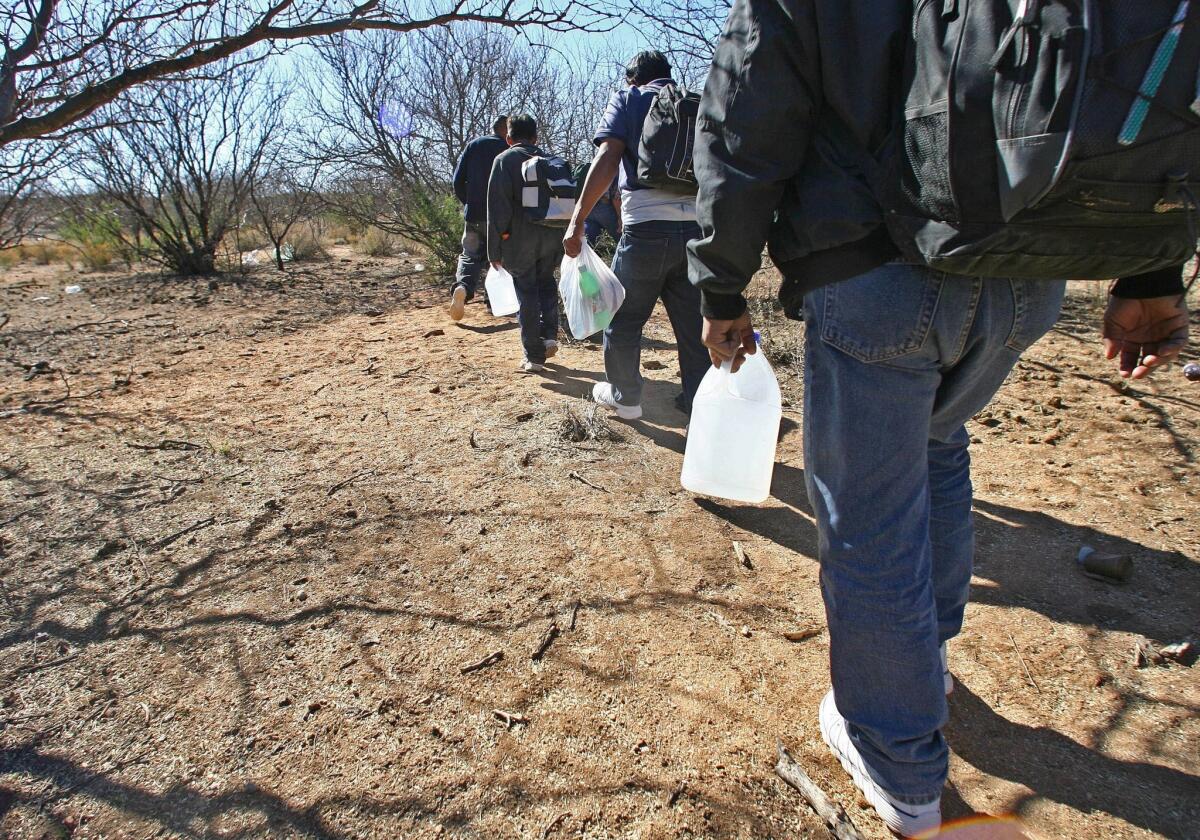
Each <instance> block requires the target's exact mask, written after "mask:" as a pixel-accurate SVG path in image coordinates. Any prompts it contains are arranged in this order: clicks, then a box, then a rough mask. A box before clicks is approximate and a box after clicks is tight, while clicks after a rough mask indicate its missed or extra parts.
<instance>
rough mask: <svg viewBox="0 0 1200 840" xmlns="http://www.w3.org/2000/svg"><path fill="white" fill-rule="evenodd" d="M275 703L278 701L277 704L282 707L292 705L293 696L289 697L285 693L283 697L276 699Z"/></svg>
mask: <svg viewBox="0 0 1200 840" xmlns="http://www.w3.org/2000/svg"><path fill="white" fill-rule="evenodd" d="M275 703H276V704H277V705H278V706H279V707H280V708H282V707H284V706H290V705H292V698H291V697H288V696H287V695H286V694H284V695H283V696H281V697H280V698H279V699H278V700H276V701H275Z"/></svg>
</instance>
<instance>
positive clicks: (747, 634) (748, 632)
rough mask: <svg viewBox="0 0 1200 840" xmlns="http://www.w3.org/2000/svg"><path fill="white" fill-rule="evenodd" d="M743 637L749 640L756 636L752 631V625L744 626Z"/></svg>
mask: <svg viewBox="0 0 1200 840" xmlns="http://www.w3.org/2000/svg"><path fill="white" fill-rule="evenodd" d="M742 635H743V636H745V637H746V638H747V639H749V638H750V637H751V636H753V635H754V631H753V630H751V629H750V625H748V624H743V625H742Z"/></svg>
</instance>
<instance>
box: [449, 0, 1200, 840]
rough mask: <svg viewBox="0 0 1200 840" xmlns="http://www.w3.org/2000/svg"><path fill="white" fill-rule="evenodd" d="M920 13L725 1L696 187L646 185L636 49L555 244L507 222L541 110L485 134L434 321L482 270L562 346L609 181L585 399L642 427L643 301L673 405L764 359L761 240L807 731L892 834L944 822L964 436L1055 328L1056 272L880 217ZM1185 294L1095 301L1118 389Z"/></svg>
mask: <svg viewBox="0 0 1200 840" xmlns="http://www.w3.org/2000/svg"><path fill="white" fill-rule="evenodd" d="M934 5H935V6H936V7H937V9H939V10H941V9H942V8H943V6H945V7H947V8H948V7H950V6H953V5H954V4H949V3H947V4H941V3H938V4H934ZM1033 5H1036V4H1033ZM913 15H914V12H913V4H912V3H910V2H907V0H903V1H902V0H886V2H880V3H875V4H872V9H871V12H870V16H869V17H870V19H869V21H868V20H867V19H866V18H865V17H864V15H863V12H862V9H861V6H860V5H858V4H853V3H845V2H842V0H807V1H806V2H801V1H800V0H775V2H754V0H737V2H735V3H734V5H733V9H732V12H731V15H730V18H729V21H728V23H727V24H726V27H725V31H724V34H723V36H722V38H721V40H720V43H719V45H718V47H717V50H716V58H715V60H714V62H713V67H712V70H711V71H710V74H709V77H708V80H707V83H706V86H705V91H704V94H703V99H702V102H701V106H700V116H699V122H698V126H697V130H696V135H695V158H694V167H695V174H696V180H697V181H698V183H699V192H698V195H697V197H695V198H691V197H687V196H681V195H679V194H676V193H671V192H664V191H661V190H657V189H652V188H647V187H646V186H644V185H643V184H641V183H639V181H638V169H637V149H638V140H639V136H640V134H641V131H642V125H643V121H644V120H645V118H646V114H647V111H648V109H649V107H650V102H651V101H652V100H653V99H654V97H655V95H656V94H657V92H658V91H659V90H660V89H661V88H662V86H663V85H666V84H670V83H671V67H670V65H669V64H668V62H667V59H666V58H665V57H664V56H663V55H662V54H661V53H658V52H642V53H639V54H638V55H637V56H635V57H634V58H633V59H632V60H631V61H630V62H629V64H628V67H627V72H626V76H627V81H628V88H627V89H625V90H622V91H619V92H617V93H615V94H613V96H612V98H611V100H610V101H609V103H608V107H607V109H606V110H605V112H604V114H603V116H602V117H601V118H600V120H599V128H598V129H597V131H596V134H595V140H594V142H595V145H596V147H597V151H596V155H595V158H594V159H593V161H592V163H591V166H590V167H589V169H588V172H587V174H586V177H585V179H584V180H583V183H582V187H581V191H580V195H579V197H578V200H577V204H576V207H575V211H574V216H573V217H572V218H571V220H570V222H569V224H568V226H567V228H566V231H565V234H564V233H563V232H562V231H561V230H559V231H555V230H554V229H552V228H548V227H545V226H542V225H537V224H535V223H532V222H530V221H529V219H527V218H526V217H525V216H524V215H523V214H522V213H521V212H520V205H521V202H520V195H521V193H520V190H521V189H523V187H524V185H525V182H524V181H523V179H522V175H521V162H522V160H524V159H525V158H526V157H527V156H528V154H529V153H530V152H533V153H539V151H540V150H538V149H537V145H536V144H537V140H538V135H537V125H536V123H535V121H534V119H533V118H532V117H530V116H528V115H514V116H511V117H509V118H508V119H507V120H497V122H496V125H495V126H494V134H493V135H491V136H489V137H484V138H480V139H479V140H476V141H473V142H472V143H471V145H470V146H468V147H467V150H466V151H465V152H464V154H463V156H462V159H461V160H460V162H459V166H458V170H457V172H456V174H455V187H456V190H457V191H458V195H459V198H460V199H461V200H462V201H463V203H464V205H465V206H466V224H465V229H464V234H463V254H462V258H461V259H460V262H459V267H458V274H457V277H456V279H455V282H454V286H453V289H452V303H451V306H450V314H451V317H453V318H455V319H459V318H461V317H463V306H464V304H465V302H466V301H467V300H470V299H471V298H472V297H473V295H474V294H475V292H476V290H477V285H478V282H479V275H480V273H481V271H482V270H483V268H484V266H485V264H486V263H489V262H490V264H491V265H493V266H503V267H504V268H506V269H507V270H508V271H509V272H510V273H511V274H512V275H513V278H514V281H515V285H516V289H517V294H518V297H519V299H520V314H519V320H520V325H521V343H522V347H523V350H524V362H523V369H524V370H526V371H529V372H536V371H539V370H541V369H542V366H543V365H544V364H545V362H546V360H547V359H549V358H551V357H552V356H553V355H554V353H555V352H556V351H557V349H558V345H557V330H558V322H557V317H558V315H557V298H556V286H555V282H554V278H553V273H554V269H555V267H556V266H557V265H558V264H559V262H560V260H561V258H562V256H563V254H564V253H565V254H567V255H568V256H574V255H577V254H578V253H579V252H580V249H581V248H582V246H583V242H584V238H585V229H586V220H587V219H588V217H589V215H590V214H591V212H592V211H593V209H594V207H595V206H596V205H597V203H598V202H600V201H602V199H603V197H604V196H605V195H606V194H609V193H610V191H611V190H612V185H613V183H614V179H615V181H616V184H617V190H618V192H619V196H620V218H621V225H620V238H619V242H618V244H617V250H616V256H615V258H614V260H613V263H612V268H613V271H614V273H615V274H616V276H617V278H618V279H619V280H620V282H621V284H622V286H623V287H624V289H625V295H626V296H625V302H624V304H623V305H622V306H621V308H620V309H619V310H618V311H617V313H616V315H615V316H614V318H613V320H612V322H611V324H610V325H609V326H608V328H607V329H606V330H605V331H604V362H605V374H606V378H607V381H605V382H602V383H598V384H597V385H596V386H595V388H594V391H593V397H594V399H595V401H596V402H597V403H599V404H601V405H604V406H606V407H607V408H609V409H610V410H612V411H614V412H615V413H616V414H617V415H618V416H619V417H621V418H624V419H629V420H633V419H636V418H638V417H640V416H641V414H642V397H643V379H642V376H641V373H640V367H641V365H640V352H641V343H642V331H643V329H644V327H645V325H646V322H647V320H648V319H649V318H650V316H651V314H652V312H653V310H654V307H655V305H656V303H657V302H658V301H659V300H661V301H662V302H663V304H664V306H665V308H666V312H667V316H668V317H669V319H670V322H671V326H672V328H673V330H674V332H675V338H676V342H677V348H678V354H679V367H680V372H681V379H682V385H683V387H682V392H681V393H680V394H679V397H678V399H677V401H676V405H677V407H678V408H679V409H680V410H682V411H684V412H687V411H689V410H690V408H691V401H692V398H693V396H694V395H695V393H696V389H697V387H698V385H699V383H700V380H701V378H702V377H703V376H704V374H705V372H706V370H707V368H708V366H709V364H710V363H711V364H718V365H719V364H721V363H722V362H726V361H729V362H732V365H733V368H734V370H736V369H737V367H738V366H739V365H740V364H741V362H742V360H743V359H744V357H745V355H746V354H752V353H755V352H757V347H756V343H755V338H754V325H753V323H752V320H751V316H750V314H749V312H748V311H747V305H746V300H745V297H744V291H745V289H746V286H747V285H748V284H749V282H750V279H751V277H752V276H753V275H754V274H755V272H756V271H757V270H758V269H759V268H760V265H761V260H762V255H763V251H764V246H767V245H768V243H769V249H770V253H771V256H772V257H773V259H774V262H775V264H776V266H777V267H778V269H779V271H780V273H781V274H782V275H783V278H784V279H783V284H784V288H783V290H782V294H781V296H782V298H783V303H784V306H785V309H787V310H788V312H789V314H791V315H793V316H796V317H802V318H803V320H804V321H805V325H806V338H805V341H806V348H805V350H806V357H805V369H804V383H805V400H804V426H803V429H804V471H805V480H806V483H807V489H808V495H809V500H810V502H811V504H812V507H813V513H814V515H815V518H816V523H817V530H818V534H819V560H820V565H821V591H822V595H823V597H824V601H825V607H826V613H827V621H828V629H829V642H830V679H831V683H832V688H831V689H830V691H829V692H828V694H827V695H826V696H825V698H824V700H823V701H822V702H821V704H820V707H819V709H818V710H816V712H817V714H816V719H817V724H818V726H819V729H820V732H821V734H822V736H823V738H824V740H825V742H826V743H827V744H828V746H829V748H830V750H831V751H832V752H833V754H834V755H835V756H836V757H837V759H838V760H839V761H840V762H841V764H842V765H843V767H844V768H845V769H846V770H847V772H848V773H849V774H850V775H851V776H852V778H853V781H854V783H855V784H856V785H857V786H858V787H859V788H860V789H861V791H862V792H863V794H864V796H865V798H866V799H867V801H868V802H870V803H871V805H872V806H874V808H875V809H876V810H877V811H878V812H879V814H880V815H881V817H882V818H883V819H884V820H885V821H886V823H887V824H888V826H890V827H891V828H892V829H893V830H894V831H895V832H897V833H899V834H902V835H904V836H916V835H919V834H922V833H927V832H931V831H936V829H937V828H938V826H939V825H940V820H941V809H940V801H941V792H942V787H943V785H944V783H945V781H946V777H947V768H948V757H949V750H948V748H947V744H946V741H945V739H944V738H943V735H942V729H943V727H944V726H945V724H946V722H947V720H948V715H949V706H948V703H947V697H948V696H949V695H950V693H951V691H952V689H953V679H952V677H951V674H950V666H949V663H950V661H951V660H950V657H949V655H948V648H947V643H948V642H949V641H950V640H951V639H953V638H954V636H955V635H956V634H957V633H958V632H959V630H960V629H961V627H962V621H963V612H964V609H965V607H966V604H967V600H968V594H969V587H970V580H971V572H972V561H973V555H974V534H973V522H972V486H971V477H970V457H969V454H968V446H969V440H970V438H969V435H968V433H967V430H966V428H965V423H966V422H967V420H969V419H970V418H971V417H972V416H974V415H975V414H976V413H978V412H979V411H980V410H982V409H983V408H984V407H985V406H986V405H987V403H988V402H989V401H990V400H991V398H992V397H993V395H994V394H995V393H996V391H997V389H999V387H1000V386H1001V384H1002V383H1003V381H1004V380H1005V378H1006V377H1007V375H1008V374H1009V372H1010V371H1011V369H1012V368H1013V366H1014V365H1015V363H1016V361H1017V359H1018V358H1019V357H1020V355H1021V353H1022V352H1023V351H1024V350H1025V349H1026V348H1028V347H1029V346H1030V345H1031V344H1033V343H1034V342H1035V341H1037V340H1038V338H1040V337H1041V336H1042V335H1043V334H1044V333H1045V332H1046V331H1047V330H1048V329H1049V328H1050V327H1051V326H1052V325H1053V324H1054V323H1055V321H1056V319H1057V318H1058V315H1059V308H1060V304H1061V302H1062V299H1063V294H1064V289H1065V282H1066V280H1067V279H1068V278H1067V277H1062V278H1061V279H1059V280H1045V279H1040V280H1027V279H1013V278H1011V277H1008V276H991V275H988V274H981V275H970V274H964V273H958V274H949V273H944V272H942V271H939V270H935V269H933V268H930V267H929V265H927V264H924V263H923V262H922V261H920V260H916V259H914V258H913V257H912V254H913V252H914V251H913V247H912V246H913V244H914V243H913V242H911V241H906V240H905V239H904V238H903V236H901V235H899V234H898V233H897V228H894V227H889V226H888V225H887V224H885V218H884V215H885V214H884V210H883V209H882V205H883V202H882V200H881V198H880V195H879V181H878V178H877V174H876V173H875V172H874V169H875V167H874V165H873V161H874V159H875V158H876V157H877V154H878V152H879V150H881V149H883V148H885V147H886V145H887V143H888V142H889V138H890V137H891V136H892V135H893V134H894V131H895V128H896V117H895V112H896V108H895V106H896V103H897V102H901V101H903V97H904V95H905V92H904V90H902V88H901V85H902V79H903V76H904V74H902V73H900V72H898V68H902V67H903V66H905V61H906V51H907V50H909V49H910V48H911V47H910V44H909V36H910V33H912V32H913V28H914V20H913ZM830 45H836V49H832V48H830ZM1063 235H1064V236H1067V235H1069V234H1066V233H1064V234H1063ZM918 244H920V243H918ZM1184 297H1185V295H1184V288H1183V285H1182V282H1181V279H1180V274H1179V269H1178V267H1175V268H1173V269H1168V270H1156V271H1153V272H1148V273H1146V274H1145V275H1143V276H1139V277H1127V278H1125V279H1122V280H1120V281H1118V282H1117V283H1116V284H1115V285H1114V286H1113V288H1112V295H1111V297H1110V304H1109V308H1108V312H1107V314H1106V318H1105V327H1104V342H1105V352H1106V354H1107V356H1108V358H1110V359H1113V358H1116V359H1118V368H1119V370H1120V372H1121V375H1123V376H1133V377H1135V378H1140V377H1142V376H1144V375H1146V374H1148V373H1149V372H1151V371H1152V370H1153V368H1155V367H1157V366H1158V365H1161V364H1162V363H1163V362H1165V361H1167V360H1169V359H1170V358H1171V357H1172V356H1174V355H1176V354H1178V352H1179V351H1180V349H1181V348H1182V347H1183V346H1184V345H1185V344H1186V341H1187V324H1188V316H1187V311H1186V309H1185V306H1184Z"/></svg>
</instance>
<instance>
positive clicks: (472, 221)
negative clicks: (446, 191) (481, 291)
mask: <svg viewBox="0 0 1200 840" xmlns="http://www.w3.org/2000/svg"><path fill="white" fill-rule="evenodd" d="M507 148H508V117H507V116H503V117H496V121H495V122H494V123H493V124H492V133H491V134H488V135H486V136H484V137H476V138H475V139H474V140H472V141H471V142H470V143H468V144H467V147H466V148H465V149H463V153H462V155H461V156H460V157H459V158H458V165H457V166H455V167H454V194H455V195H456V196H458V200H459V201H460V202H461V203H462V205H463V219H464V220H465V221H464V224H463V236H462V254H460V255H459V257H458V271H457V272H455V276H454V286H453V287H452V288H451V290H450V317H451V318H452V319H453V320H455V321H461V320H462V316H463V312H464V310H465V309H466V305H467V301H469V300H470V299H471V298H473V297H475V288H476V287H477V286H478V285H479V273H480V272H481V271H482V270H483V268H484V266H485V265H487V253H486V249H487V192H488V178H489V177H491V174H492V161H494V160H495V159H496V156H497V155H499V154H500V153H501V152H503V151H504V150H505V149H507Z"/></svg>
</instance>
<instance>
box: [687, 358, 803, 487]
mask: <svg viewBox="0 0 1200 840" xmlns="http://www.w3.org/2000/svg"><path fill="white" fill-rule="evenodd" d="M754 339H755V341H758V336H757V335H755V336H754ZM731 367H732V363H731V362H726V363H725V364H723V365H721V367H719V368H709V369H708V373H706V374H705V375H704V379H703V380H702V381H701V382H700V388H699V389H698V390H697V391H696V397H695V399H694V400H693V402H692V420H691V423H690V424H689V425H688V436H687V448H686V449H685V450H684V454H683V474H682V476H680V479H681V481H682V482H683V487H684V489H685V490H690V491H692V492H693V493H702V494H704V495H705V496H718V497H720V498H722V499H733V500H734V501H738V502H752V503H755V504H757V503H759V502H764V501H766V499H767V496H769V495H770V494H771V473H772V472H774V470H775V444H776V442H777V441H778V440H779V421H780V420H781V419H782V418H783V405H782V402H781V400H780V397H779V382H778V381H777V380H776V379H775V372H774V371H773V370H771V364H770V363H769V362H768V361H767V357H766V356H765V355H764V354H763V351H762V348H761V347H760V348H759V350H758V352H757V353H755V354H754V355H752V356H747V357H746V361H745V362H744V363H743V364H742V367H741V368H740V369H739V370H738V372H737V373H732V372H731Z"/></svg>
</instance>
